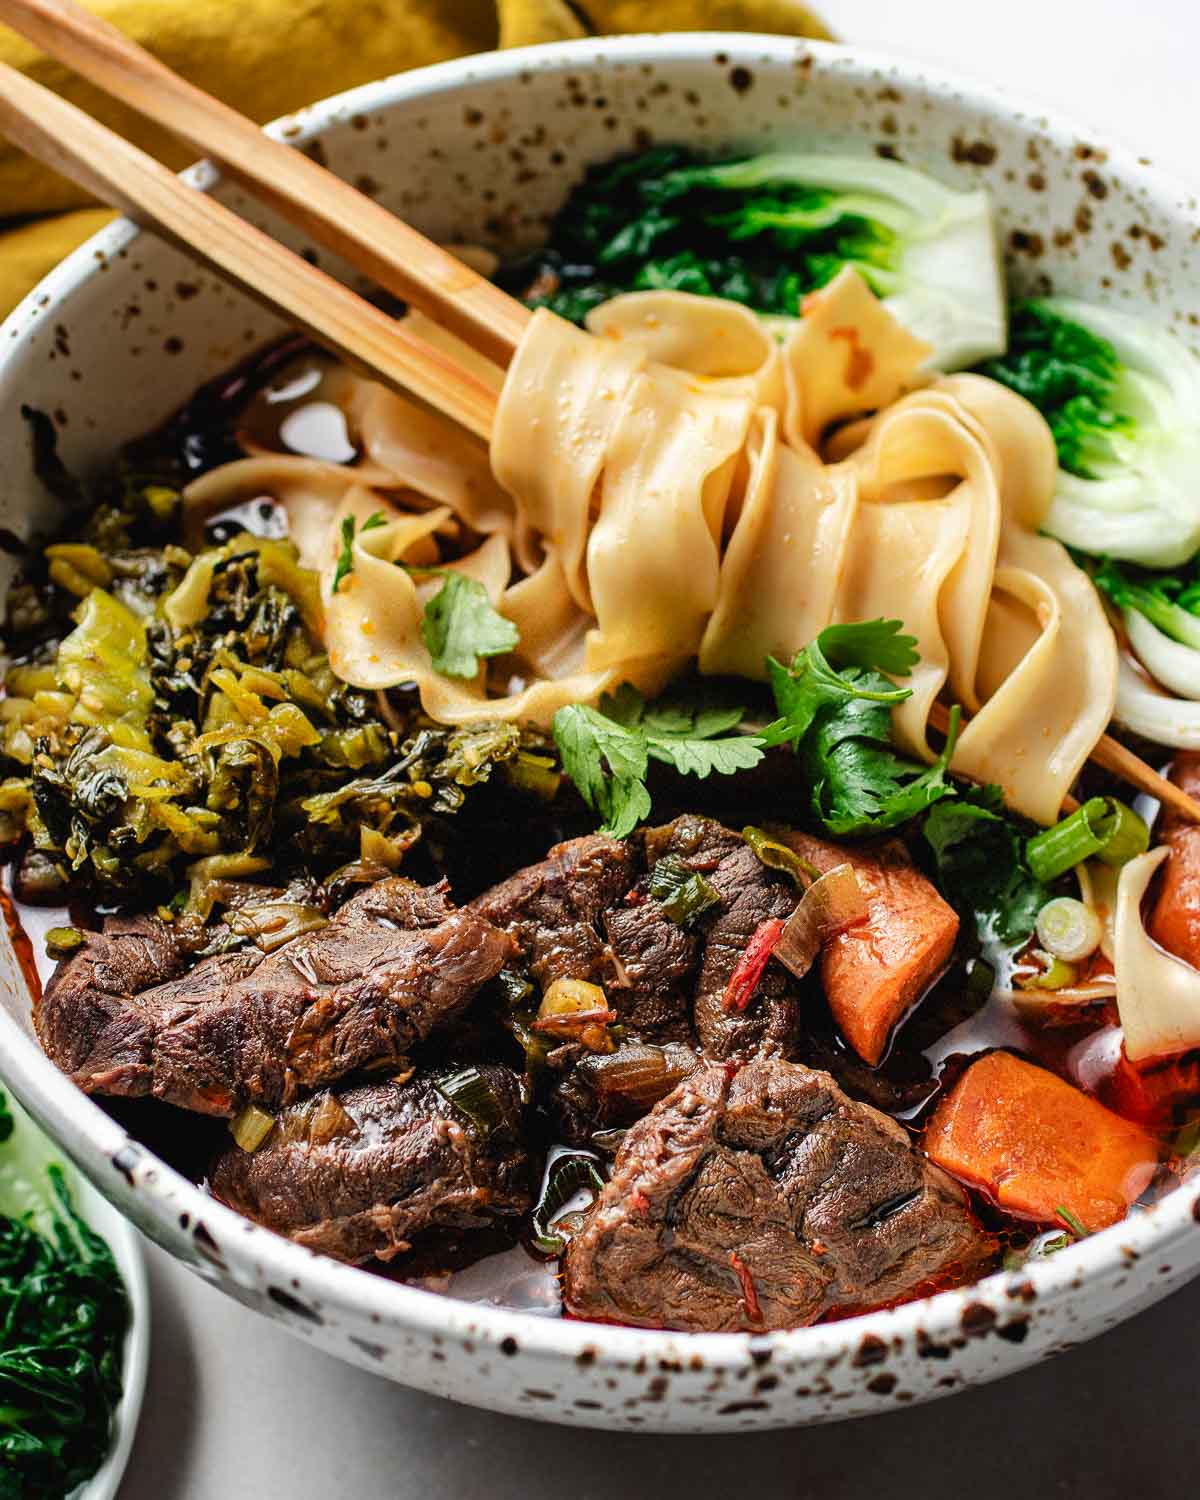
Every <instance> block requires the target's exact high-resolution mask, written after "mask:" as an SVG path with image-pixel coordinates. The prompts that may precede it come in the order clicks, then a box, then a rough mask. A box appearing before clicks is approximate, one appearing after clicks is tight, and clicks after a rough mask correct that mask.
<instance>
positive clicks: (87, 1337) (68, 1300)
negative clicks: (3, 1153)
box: [0, 1095, 129, 1500]
mask: <svg viewBox="0 0 1200 1500" xmlns="http://www.w3.org/2000/svg"><path fill="white" fill-rule="evenodd" d="M4 1122H7V1124H6V1125H5V1123H4ZM11 1134H12V1116H11V1115H10V1114H9V1112H8V1108H7V1103H6V1101H5V1100H4V1097H3V1095H0V1140H7V1139H8V1138H9V1137H10V1136H11ZM39 1175H40V1174H39ZM45 1177H46V1180H47V1183H48V1191H47V1192H46V1193H44V1194H41V1193H39V1194H38V1196H37V1197H36V1198H35V1197H31V1196H30V1190H31V1189H33V1190H34V1191H36V1190H37V1188H38V1187H39V1186H40V1184H39V1183H37V1182H35V1181H33V1180H32V1178H31V1177H29V1176H28V1174H26V1173H24V1172H21V1171H19V1172H18V1173H17V1174H15V1175H14V1178H13V1180H12V1181H11V1182H10V1183H9V1184H8V1185H7V1192H6V1199H7V1201H6V1202H5V1203H4V1205H3V1207H2V1208H0V1496H2V1497H4V1500H61V1497H63V1496H65V1495H68V1494H70V1493H71V1492H72V1491H74V1489H75V1488H76V1486H78V1485H80V1484H82V1483H83V1482H84V1481H85V1480H86V1479H89V1478H90V1477H91V1476H92V1475H93V1474H94V1473H95V1472H96V1470H97V1469H98V1468H99V1467H100V1465H101V1463H102V1462H103V1460H104V1458H105V1456H106V1455H107V1453H108V1449H109V1445H110V1442H111V1436H112V1420H113V1413H114V1411H115V1409H116V1406H117V1403H118V1401H119V1400H120V1396H121V1357H122V1347H123V1344H124V1338H125V1330H126V1327H127V1325H128V1321H129V1305H128V1301H127V1298H126V1295H125V1288H124V1286H123V1285H122V1282H121V1278H120V1275H119V1273H118V1271H117V1268H116V1265H115V1264H114V1262H113V1258H112V1253H111V1251H110V1250H109V1248H108V1246H107V1245H106V1244H105V1243H104V1241H103V1240H102V1239H101V1238H100V1237H99V1235H97V1234H96V1233H95V1232H94V1231H93V1230H91V1229H90V1228H89V1227H88V1226H87V1224H85V1223H84V1222H83V1220H82V1219H81V1218H80V1217H79V1215H78V1214H77V1213H76V1212H75V1209H74V1207H73V1206H72V1203H71V1197H70V1193H69V1192H68V1189H67V1184H66V1181H65V1179H64V1177H63V1174H62V1171H61V1169H60V1168H59V1167H57V1166H53V1165H51V1166H49V1167H47V1168H45ZM17 1197H19V1198H20V1199H21V1203H20V1204H19V1205H18V1204H17V1203H15V1202H14V1201H12V1200H13V1199H14V1198H17ZM43 1225H44V1231H43V1230H42V1229H41V1226H43Z"/></svg>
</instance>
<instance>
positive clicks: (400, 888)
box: [36, 876, 512, 1115]
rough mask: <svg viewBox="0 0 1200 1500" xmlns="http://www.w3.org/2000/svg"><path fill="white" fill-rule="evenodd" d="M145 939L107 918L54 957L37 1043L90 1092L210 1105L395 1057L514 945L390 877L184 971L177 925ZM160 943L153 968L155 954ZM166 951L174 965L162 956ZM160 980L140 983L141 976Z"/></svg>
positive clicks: (221, 1106) (236, 1102)
mask: <svg viewBox="0 0 1200 1500" xmlns="http://www.w3.org/2000/svg"><path fill="white" fill-rule="evenodd" d="M151 930H152V931H153V932H154V934H155V935H154V937H153V938H147V937H145V935H144V933H141V934H140V935H139V938H138V941H137V942H132V941H131V940H130V937H129V934H128V932H126V931H123V930H121V928H120V926H119V925H118V926H114V925H113V924H111V923H109V924H106V926H105V930H104V931H103V932H102V933H98V934H94V935H92V936H90V937H89V939H88V941H87V943H86V944H85V945H84V947H83V948H82V949H80V951H79V952H78V953H76V954H74V955H72V957H71V958H70V959H68V960H67V961H66V962H65V963H63V964H61V965H60V966H59V968H58V969H57V970H56V972H55V974H54V976H53V978H52V979H51V981H50V983H49V985H48V986H47V987H46V993H45V995H44V996H43V998H42V1000H41V1003H40V1005H39V1007H38V1011H37V1016H36V1021H37V1028H38V1033H39V1035H40V1037H41V1039H42V1044H43V1046H44V1047H45V1049H46V1051H47V1052H48V1053H49V1054H50V1056H51V1057H52V1058H53V1059H54V1060H55V1062H57V1063H58V1065H59V1066H60V1067H61V1068H62V1069H63V1070H64V1071H65V1072H67V1073H69V1074H70V1075H71V1076H72V1077H73V1078H74V1079H75V1081H76V1082H77V1083H78V1084H79V1086H80V1087H81V1088H83V1089H84V1090H85V1091H87V1092H89V1093H93V1092H94V1093H106V1094H125V1095H134V1096H136V1095H143V1094H153V1095H154V1096H155V1097H157V1098H160V1099H165V1100H167V1101H168V1102H169V1103H172V1104H178V1105H181V1106H182V1107H184V1108H185V1109H194V1110H198V1111H200V1112H201V1113H204V1114H214V1115H233V1114H236V1113H237V1112H238V1110H239V1109H241V1108H242V1107H243V1106H244V1105H245V1104H248V1103H256V1104H263V1105H266V1106H267V1107H269V1108H274V1107H277V1106H279V1105H281V1104H287V1103H290V1102H291V1101H292V1100H293V1099H295V1098H296V1097H297V1095H298V1094H299V1093H300V1092H302V1091H303V1090H305V1089H311V1088H317V1087H321V1086H323V1085H325V1084H329V1083H333V1082H336V1081H337V1080H338V1079H340V1078H343V1077H345V1076H347V1075H348V1074H349V1073H352V1072H354V1071H355V1070H356V1069H359V1068H364V1067H369V1066H376V1065H379V1064H385V1065H386V1064H387V1063H388V1062H391V1061H395V1060H396V1059H398V1058H400V1057H402V1056H404V1055H405V1053H406V1052H407V1050H408V1049H409V1048H410V1047H411V1046H412V1045H413V1044H414V1043H415V1042H417V1041H420V1040H422V1039H423V1038H425V1037H426V1036H428V1035H429V1033H430V1032H431V1031H433V1030H435V1029H436V1028H437V1027H439V1026H441V1025H444V1024H445V1023H446V1022H448V1021H451V1020H453V1019H455V1017H457V1016H459V1015H460V1014H461V1013H462V1012H463V1010H465V1009H466V1007H467V1005H468V1004H469V1003H470V1001H471V1000H472V999H473V998H474V996H475V994H476V992H477V991H478V990H479V988H480V986H481V985H483V984H485V983H486V982H487V981H488V980H489V979H491V978H492V977H493V976H494V975H495V974H497V973H498V972H499V970H500V968H501V967H502V965H503V964H504V962H505V960H506V959H507V958H508V957H509V956H510V954H511V951H512V945H511V943H510V942H509V940H508V939H507V938H506V937H505V936H504V934H503V933H501V932H500V931H498V930H497V929H496V928H495V927H493V926H491V925H490V924H489V923H488V922H486V921H484V920H482V919H481V918H480V917H478V916H475V915H473V914H472V913H470V912H467V911H458V910H456V909H455V908H454V907H453V906H452V904H451V903H450V901H449V900H448V899H447V897H446V894H445V891H444V890H443V889H442V888H440V887H429V888H422V887H420V886H417V885H414V884H413V882H412V881H409V880H405V879H403V878H401V877H398V876H397V877H392V878H391V879H388V880H383V881H380V882H378V883H377V884H376V885H374V886H371V887H369V888H368V889H367V890H365V891H362V892H360V893H359V894H358V895H356V896H354V897H353V898H352V899H351V900H349V901H348V902H346V904H345V905H344V906H343V907H342V908H341V909H340V910H339V911H338V912H337V913H336V914H335V915H334V917H333V918H332V920H331V921H330V923H329V925H328V926H326V927H324V928H322V929H321V930H320V931H317V932H310V933H306V934H304V935H303V936H302V937H298V938H295V939H293V940H292V941H291V942H290V943H286V944H285V945H284V946H283V947H281V948H279V949H277V950H276V951H275V952H273V953H271V954H269V955H265V956H264V955H263V954H261V953H259V952H258V950H257V949H253V948H251V949H247V950H242V951H239V952H235V953H231V954H223V955H219V956H216V957H212V958H207V959H202V960H201V962H200V963H198V964H197V965H196V967H195V968H193V969H191V970H190V971H188V972H186V973H183V974H179V973H178V971H179V969H180V968H181V967H182V961H177V960H176V959H175V958H174V956H173V954H172V949H171V944H170V939H169V932H170V929H169V927H168V925H167V924H164V923H159V924H157V927H156V928H152V929H151ZM150 954H156V955H157V954H161V955H163V956H164V963H163V964H161V965H160V967H159V973H158V974H157V975H153V974H151V972H150V971H151V969H152V968H153V964H152V963H151V962H150V961H149V957H148V955H150ZM166 956H171V957H172V963H171V967H170V972H174V973H175V974H177V975H178V977H175V978H169V977H167V973H165V972H163V971H164V969H166V968H167V965H166V963H165V957H166ZM156 977H161V978H166V980H167V982H166V983H160V984H156V985H153V987H152V988H143V986H144V985H145V983H146V982H147V980H150V981H151V983H153V979H154V978H156Z"/></svg>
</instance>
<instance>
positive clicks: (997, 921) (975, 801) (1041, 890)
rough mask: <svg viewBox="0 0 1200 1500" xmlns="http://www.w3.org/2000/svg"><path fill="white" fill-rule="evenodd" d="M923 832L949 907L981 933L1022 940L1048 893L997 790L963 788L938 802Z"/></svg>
mask: <svg viewBox="0 0 1200 1500" xmlns="http://www.w3.org/2000/svg"><path fill="white" fill-rule="evenodd" d="M924 834H925V839H926V841H927V842H928V844H929V846H930V848H931V849H932V850H933V854H934V859H935V860H936V861H937V871H938V885H939V886H940V888H941V889H942V891H943V892H944V893H945V894H946V895H947V896H948V897H949V899H950V901H951V902H952V904H953V905H955V906H957V907H959V908H960V909H965V910H969V911H971V912H972V913H973V914H974V916H975V923H976V926H977V928H978V930H979V935H980V937H982V938H984V939H988V938H991V939H995V940H996V941H998V942H1002V943H1009V944H1018V943H1023V942H1024V941H1025V940H1026V938H1028V936H1029V934H1030V933H1031V932H1032V931H1033V926H1034V923H1035V922H1036V921H1037V914H1038V912H1039V911H1040V910H1041V909H1042V907H1043V906H1044V905H1045V904H1046V902H1047V900H1048V899H1049V896H1050V893H1049V891H1048V890H1047V889H1046V887H1045V886H1044V885H1042V884H1041V883H1040V882H1039V881H1037V880H1035V879H1034V877H1033V875H1032V874H1031V873H1030V871H1029V868H1028V866H1027V865H1026V864H1025V858H1024V846H1025V840H1024V838H1023V837H1022V835H1021V833H1020V830H1019V829H1018V828H1017V827H1016V826H1015V825H1014V823H1013V822H1012V820H1011V819H1010V818H1009V817H1008V816H1007V815H1006V814H1005V811H1004V794H1003V793H1002V792H1001V790H1000V788H999V787H998V786H986V787H969V788H964V789H963V790H962V793H961V795H959V796H957V797H955V798H954V799H953V800H952V801H949V802H940V803H939V804H938V805H937V806H936V807H934V808H931V809H930V812H929V815H928V817H927V818H926V819H925V827H924Z"/></svg>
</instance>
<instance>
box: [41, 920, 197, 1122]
mask: <svg viewBox="0 0 1200 1500" xmlns="http://www.w3.org/2000/svg"><path fill="white" fill-rule="evenodd" d="M190 952H191V950H190V949H189V947H188V946H187V944H186V943H183V942H181V941H180V935H179V930H178V928H177V927H176V926H175V924H173V923H170V922H163V921H160V920H159V918H158V917H109V918H108V920H107V921H106V922H105V924H104V930H103V931H102V932H90V933H88V935H87V941H86V942H85V943H84V944H83V946H82V947H81V948H79V949H77V950H76V951H75V952H74V953H73V954H72V955H71V957H70V958H69V959H68V960H66V962H64V963H61V964H59V966H58V968H57V969H56V970H55V972H54V975H53V977H52V978H51V980H50V982H49V983H48V984H47V986H46V990H45V993H44V994H43V996H42V997H41V999H40V1000H39V1001H38V1002H37V1004H36V1005H35V1007H34V1024H35V1026H36V1028H37V1033H38V1037H39V1039H40V1041H41V1043H42V1046H43V1048H44V1049H45V1050H46V1052H47V1054H48V1055H49V1056H50V1057H51V1058H53V1059H54V1061H55V1062H56V1063H57V1064H58V1066H59V1067H60V1068H61V1069H62V1070H63V1072H65V1073H70V1074H72V1075H75V1076H77V1077H79V1076H81V1075H85V1076H91V1077H95V1078H96V1079H97V1080H99V1082H98V1083H97V1085H96V1087H97V1088H98V1089H99V1090H100V1091H101V1092H105V1093H107V1092H112V1093H118V1094H126V1093H145V1092H146V1090H145V1089H143V1088H140V1087H139V1086H138V1083H139V1080H140V1079H141V1078H142V1077H143V1076H144V1075H145V1073H146V1070H147V1068H148V1066H149V1061H150V1055H151V1052H152V1049H153V1034H152V1031H151V1028H150V1027H148V1026H147V1024H146V1021H145V1018H144V1016H143V1015H142V1014H141V1012H139V1011H138V1010H136V1009H135V1008H133V1007H132V1006H131V1004H130V1001H131V1000H132V999H133V997H134V996H135V995H136V994H137V993H138V992H139V991H140V990H144V989H149V988H150V987H151V986H153V985H157V984H163V983H165V982H166V981H168V980H171V979H174V978H175V976H176V975H178V974H180V973H182V972H183V969H184V967H185V966H186V964H187V962H188V958H189V956H190Z"/></svg>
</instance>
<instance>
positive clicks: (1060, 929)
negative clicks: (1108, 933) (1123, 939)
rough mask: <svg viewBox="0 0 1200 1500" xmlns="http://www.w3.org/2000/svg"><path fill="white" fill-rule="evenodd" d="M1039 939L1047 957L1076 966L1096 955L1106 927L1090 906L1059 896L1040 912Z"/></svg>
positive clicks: (1038, 920)
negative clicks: (1063, 960) (1050, 955)
mask: <svg viewBox="0 0 1200 1500" xmlns="http://www.w3.org/2000/svg"><path fill="white" fill-rule="evenodd" d="M1037 935H1038V942H1040V943H1041V945H1042V947H1043V948H1045V950H1046V952H1047V953H1050V954H1052V955H1053V956H1054V957H1055V958H1061V959H1065V960H1066V962H1067V963H1073V964H1075V963H1079V962H1080V961H1081V960H1082V959H1085V958H1090V957H1091V955H1092V954H1093V953H1095V951H1096V949H1097V948H1098V947H1099V946H1100V939H1101V938H1102V937H1103V936H1104V927H1103V925H1102V923H1101V921H1100V918H1099V917H1098V916H1097V915H1096V913H1095V912H1094V911H1093V910H1092V909H1091V907H1090V906H1085V905H1084V903H1083V902H1082V901H1077V900H1076V899H1075V897H1074V896H1056V897H1055V898H1054V900H1053V901H1047V902H1046V904H1045V906H1043V907H1042V909H1041V911H1040V912H1038V916H1037Z"/></svg>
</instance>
